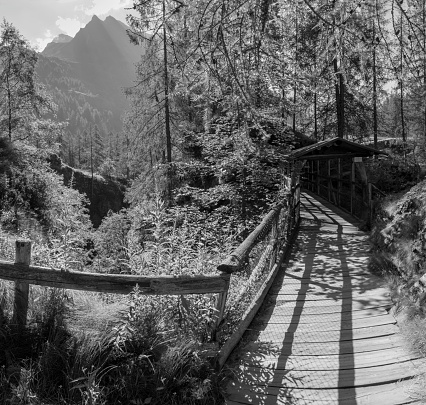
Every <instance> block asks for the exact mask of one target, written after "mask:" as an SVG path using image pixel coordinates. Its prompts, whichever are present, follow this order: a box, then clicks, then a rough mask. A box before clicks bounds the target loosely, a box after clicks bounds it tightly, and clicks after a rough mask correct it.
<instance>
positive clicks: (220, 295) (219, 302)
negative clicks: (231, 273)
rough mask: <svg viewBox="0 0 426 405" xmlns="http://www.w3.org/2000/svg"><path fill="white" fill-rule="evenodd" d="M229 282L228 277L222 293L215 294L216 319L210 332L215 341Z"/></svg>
mask: <svg viewBox="0 0 426 405" xmlns="http://www.w3.org/2000/svg"><path fill="white" fill-rule="evenodd" d="M222 274H225V275H227V274H226V273H222ZM229 282H230V279H228V282H227V284H226V290H225V291H224V292H222V293H218V294H217V302H216V310H217V319H216V324H215V326H214V330H213V333H212V340H213V341H214V342H216V341H217V331H218V329H219V325H220V323H221V322H222V319H223V314H224V313H225V305H226V299H227V297H228V290H229Z"/></svg>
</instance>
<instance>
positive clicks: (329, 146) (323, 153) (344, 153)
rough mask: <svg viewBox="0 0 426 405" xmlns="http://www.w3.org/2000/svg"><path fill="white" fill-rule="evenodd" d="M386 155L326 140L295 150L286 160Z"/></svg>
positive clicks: (350, 144) (345, 143)
mask: <svg viewBox="0 0 426 405" xmlns="http://www.w3.org/2000/svg"><path fill="white" fill-rule="evenodd" d="M374 155H387V153H385V152H382V151H380V150H378V149H375V148H372V147H370V146H365V145H361V144H359V143H355V142H351V141H348V140H346V139H343V138H333V139H327V140H325V141H320V142H316V143H314V144H313V145H308V146H304V147H303V148H299V149H295V150H293V151H292V152H291V153H289V154H288V155H287V159H288V160H319V159H335V158H352V157H368V156H374Z"/></svg>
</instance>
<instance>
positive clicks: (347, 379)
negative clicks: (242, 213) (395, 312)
mask: <svg viewBox="0 0 426 405" xmlns="http://www.w3.org/2000/svg"><path fill="white" fill-rule="evenodd" d="M320 201H321V202H320ZM301 207H302V208H301V209H302V213H301V215H302V223H301V226H300V230H299V234H298V237H297V240H296V242H295V246H294V247H293V251H292V254H291V256H290V258H289V260H288V261H287V262H286V263H284V264H283V266H282V268H281V270H280V273H279V274H278V275H277V278H276V280H275V282H274V284H273V286H272V287H271V289H270V291H269V294H268V296H267V297H266V299H265V302H264V303H263V306H262V308H261V310H260V311H259V313H258V315H257V316H256V318H255V319H254V321H253V322H252V324H251V325H250V327H249V329H248V330H247V332H246V334H245V335H244V337H243V339H242V341H241V342H240V346H239V348H237V349H236V351H235V353H234V355H233V358H232V360H233V361H234V362H235V364H236V370H237V371H236V375H235V378H234V380H233V382H232V383H230V385H229V386H228V399H227V405H241V404H254V405H256V404H257V405H275V404H286V405H289V404H298V405H299V404H303V405H305V404H324V405H325V404H327V405H331V404H345V405H360V404H363V405H364V404H371V405H380V404H386V405H392V404H408V403H415V400H414V399H411V398H410V386H411V384H413V381H410V378H411V377H413V376H415V375H416V373H417V369H418V367H419V366H420V365H421V364H422V363H423V360H422V359H419V358H418V356H417V355H416V354H413V353H411V352H410V351H409V350H408V349H407V347H406V346H405V344H404V342H403V339H402V336H401V335H400V333H399V328H398V326H397V325H396V321H395V319H394V317H393V316H392V315H391V313H390V309H391V306H392V303H391V300H390V297H389V292H388V290H387V289H386V288H385V287H384V286H383V282H382V280H381V279H379V278H377V277H375V276H373V275H371V274H370V273H369V272H368V269H367V268H368V261H369V243H368V235H367V234H366V233H365V232H362V231H360V230H359V229H358V227H357V226H356V224H355V223H354V222H352V220H351V219H350V218H351V217H349V216H348V215H346V214H344V213H343V212H342V211H341V210H339V209H336V208H335V207H333V206H331V205H330V204H329V203H327V202H326V201H325V200H322V199H318V197H313V195H311V194H309V193H306V192H304V193H302V196H301Z"/></svg>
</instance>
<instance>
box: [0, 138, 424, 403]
mask: <svg viewBox="0 0 426 405" xmlns="http://www.w3.org/2000/svg"><path fill="white" fill-rule="evenodd" d="M380 153H381V152H380V151H377V150H375V149H372V148H368V147H364V146H362V145H358V144H355V143H353V142H349V141H346V140H343V139H339V138H336V139H331V140H326V141H322V142H318V143H316V144H315V145H310V146H307V147H304V148H301V149H298V150H295V151H294V153H293V154H292V155H291V156H290V157H289V160H288V169H289V170H288V171H287V173H286V175H285V176H284V179H285V184H284V185H283V190H286V191H285V192H286V195H285V197H284V198H283V199H282V201H280V202H279V203H277V204H276V205H275V206H274V207H273V208H272V210H271V211H270V212H269V213H268V214H267V215H266V216H265V217H264V219H263V220H262V222H261V223H260V224H259V226H258V227H256V229H255V230H253V232H252V233H251V234H250V235H249V236H248V237H247V238H246V239H245V240H244V242H242V243H241V245H240V246H238V248H237V249H235V251H234V252H232V254H230V255H229V256H228V258H227V259H226V260H225V261H224V262H222V263H221V264H220V265H218V266H217V269H218V272H217V273H216V274H205V275H200V274H196V275H182V276H174V275H167V276H163V275H159V276H158V275H156V276H145V275H144V276H141V275H121V274H100V273H99V274H98V273H86V272H79V271H71V270H69V271H62V270H61V269H52V268H44V267H40V266H33V265H31V243H30V242H29V241H17V242H16V260H15V263H11V262H5V261H0V278H3V279H6V280H13V281H15V303H14V315H13V320H14V322H15V323H16V324H17V325H18V326H19V327H24V326H25V324H26V319H27V311H28V292H29V285H30V284H37V285H42V286H47V287H55V288H68V289H77V290H86V291H96V292H102V293H116V294H129V293H131V292H132V291H133V290H134V288H135V287H137V288H138V293H139V294H156V295H159V294H164V295H179V296H182V295H187V294H209V296H210V298H212V297H216V299H215V302H216V310H217V311H216V314H217V315H216V322H213V323H214V325H211V326H210V327H211V332H212V333H211V336H212V338H213V339H216V340H217V341H221V343H222V345H221V347H220V350H217V347H218V343H217V341H216V342H215V343H213V347H214V350H213V353H212V356H213V359H214V361H215V362H216V365H217V367H218V368H220V367H223V366H224V365H225V363H227V364H228V365H230V366H231V367H234V368H233V369H234V370H235V378H234V379H233V381H232V382H231V383H230V384H229V386H228V398H227V404H228V405H244V404H253V405H275V404H301V405H305V404H323V405H326V404H327V405H329V404H330V405H331V404H345V405H361V404H364V405H365V404H370V405H382V404H383V405H396V404H409V403H419V402H416V399H415V398H411V397H410V387H411V385H412V384H413V381H414V380H413V379H412V377H415V376H416V375H417V374H418V368H419V367H420V366H423V363H424V359H420V358H418V356H417V355H416V354H414V353H411V352H410V351H409V350H408V348H407V347H406V346H405V344H404V342H403V339H402V337H401V335H400V332H399V328H398V325H397V324H396V321H395V319H394V317H393V316H392V314H391V306H392V302H391V300H390V298H389V293H388V291H387V289H386V288H385V287H384V286H383V282H382V280H380V279H378V278H377V277H374V276H373V275H371V274H370V273H369V271H368V262H369V255H370V252H369V249H370V248H369V243H368V235H367V234H366V233H365V232H363V231H361V230H360V229H359V225H360V223H362V224H363V225H364V226H365V227H367V226H368V225H369V222H371V220H372V214H371V213H372V207H373V200H374V199H373V198H372V197H373V191H374V188H373V186H372V185H371V184H370V183H369V182H368V176H367V171H366V167H364V164H363V158H364V157H369V156H372V155H377V154H380ZM302 186H303V187H304V191H303V192H301V187H302ZM313 193H315V195H316V196H315V195H314V194H313ZM322 197H323V198H322ZM326 200H327V201H326ZM331 203H332V204H331ZM337 207H340V208H337ZM348 214H351V215H348ZM354 217H356V218H357V221H358V222H355V219H354ZM253 252H255V253H253ZM259 252H260V253H259ZM230 284H232V285H233V288H231V289H230V288H229V286H230ZM236 291H237V293H236ZM253 291H254V292H253ZM248 301H250V302H249V303H247V302H248ZM187 305H190V303H189V301H188V303H187ZM191 305H193V304H191ZM238 305H239V307H238ZM238 308H239V309H240V310H241V308H242V309H243V311H240V312H241V313H242V315H241V316H240V312H238ZM0 310H1V308H0ZM235 313H237V314H238V322H235V319H234V321H233V322H226V319H227V318H228V319H229V318H230V317H232V316H233V314H235ZM0 314H1V312H0ZM235 324H237V325H236V326H235ZM226 325H232V328H233V329H232V330H226V327H227V326H226ZM231 353H233V354H232V355H231ZM230 355H231V357H230Z"/></svg>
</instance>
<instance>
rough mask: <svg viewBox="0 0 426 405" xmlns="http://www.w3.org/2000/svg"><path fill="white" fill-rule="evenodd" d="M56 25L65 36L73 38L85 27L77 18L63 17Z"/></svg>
mask: <svg viewBox="0 0 426 405" xmlns="http://www.w3.org/2000/svg"><path fill="white" fill-rule="evenodd" d="M56 25H57V27H58V28H59V29H60V30H61V31H63V32H65V34H68V35H70V36H71V37H73V36H74V35H75V34H77V32H78V31H79V29H80V28H82V27H83V24H82V23H81V22H80V21H79V20H77V19H75V18H63V17H59V18H58V19H57V20H56Z"/></svg>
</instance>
